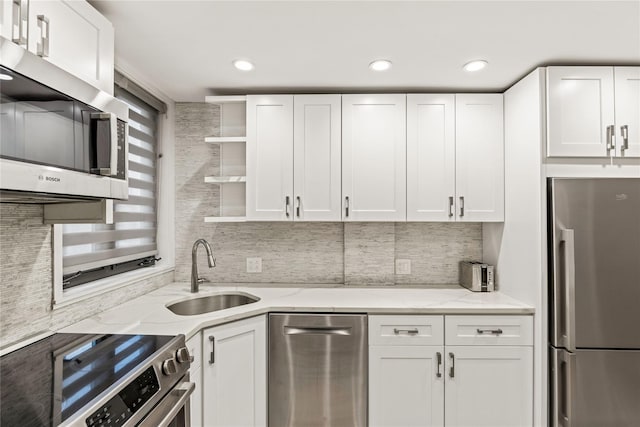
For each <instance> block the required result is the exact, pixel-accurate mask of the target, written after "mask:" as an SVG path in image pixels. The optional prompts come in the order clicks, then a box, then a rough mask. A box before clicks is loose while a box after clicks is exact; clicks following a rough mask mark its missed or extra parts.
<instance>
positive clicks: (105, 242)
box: [62, 86, 158, 288]
mask: <svg viewBox="0 0 640 427" xmlns="http://www.w3.org/2000/svg"><path fill="white" fill-rule="evenodd" d="M115 94H116V98H118V99H120V100H121V101H123V102H125V103H126V104H127V105H128V106H129V159H128V161H129V200H127V201H115V202H114V223H113V224H109V225H105V224H68V225H64V226H63V231H62V233H63V234H62V246H63V257H62V265H63V276H64V277H63V285H64V286H63V287H64V288H68V287H73V286H75V285H78V284H81V283H86V282H87V281H90V280H95V279H97V278H100V277H106V276H109V275H113V274H117V273H119V272H123V271H129V270H132V269H135V268H139V267H143V266H147V265H151V264H152V263H153V261H151V260H145V258H149V257H152V258H153V257H155V255H156V254H157V246H156V225H157V214H156V191H157V189H156V149H157V145H158V144H157V129H158V111H157V110H156V109H155V108H153V107H151V106H150V105H149V104H147V103H145V102H144V101H142V100H140V99H139V98H137V97H136V96H134V95H132V94H131V93H129V92H127V91H126V90H124V89H122V88H119V87H117V86H116V90H115ZM136 260H138V261H139V262H137V263H136V262H132V261H136ZM123 265H126V268H125V269H123V268H122V266H123Z"/></svg>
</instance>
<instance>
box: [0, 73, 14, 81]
mask: <svg viewBox="0 0 640 427" xmlns="http://www.w3.org/2000/svg"><path fill="white" fill-rule="evenodd" d="M0 80H13V77H11V76H10V75H8V74H0Z"/></svg>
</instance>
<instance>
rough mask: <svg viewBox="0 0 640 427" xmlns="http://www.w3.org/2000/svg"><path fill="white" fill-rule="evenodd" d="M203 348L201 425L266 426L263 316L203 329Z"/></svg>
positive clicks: (217, 426) (227, 426)
mask: <svg viewBox="0 0 640 427" xmlns="http://www.w3.org/2000/svg"><path fill="white" fill-rule="evenodd" d="M203 349H204V351H203V354H204V358H203V361H202V370H203V371H202V372H203V382H204V387H203V391H204V395H203V409H204V410H203V425H205V426H207V427H231V426H242V427H246V426H265V425H266V423H267V383H266V381H267V367H266V362H267V354H266V320H265V316H258V317H253V318H250V319H245V320H240V321H237V322H233V323H229V324H226V325H222V326H216V327H213V328H209V329H205V330H204V333H203Z"/></svg>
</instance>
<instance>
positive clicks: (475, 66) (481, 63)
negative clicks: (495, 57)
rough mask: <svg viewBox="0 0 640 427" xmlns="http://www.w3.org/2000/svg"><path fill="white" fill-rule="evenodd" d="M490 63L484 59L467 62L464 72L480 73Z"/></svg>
mask: <svg viewBox="0 0 640 427" xmlns="http://www.w3.org/2000/svg"><path fill="white" fill-rule="evenodd" d="M488 64H489V63H488V62H487V61H485V60H483V59H478V60H475V61H471V62H467V63H466V64H464V70H465V71H471V72H473V71H480V70H482V69H483V68H484V67H486V66H487V65H488Z"/></svg>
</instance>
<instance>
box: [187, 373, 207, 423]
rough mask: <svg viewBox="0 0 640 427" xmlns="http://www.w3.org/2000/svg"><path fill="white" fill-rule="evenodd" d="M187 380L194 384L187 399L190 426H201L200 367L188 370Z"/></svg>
mask: <svg viewBox="0 0 640 427" xmlns="http://www.w3.org/2000/svg"><path fill="white" fill-rule="evenodd" d="M189 371H190V372H189V381H191V382H192V383H194V384H195V385H196V388H195V390H193V393H192V394H191V398H190V399H189V406H190V407H189V412H190V415H191V427H203V426H204V424H203V423H202V368H201V367H198V368H197V369H190V370H189Z"/></svg>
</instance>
